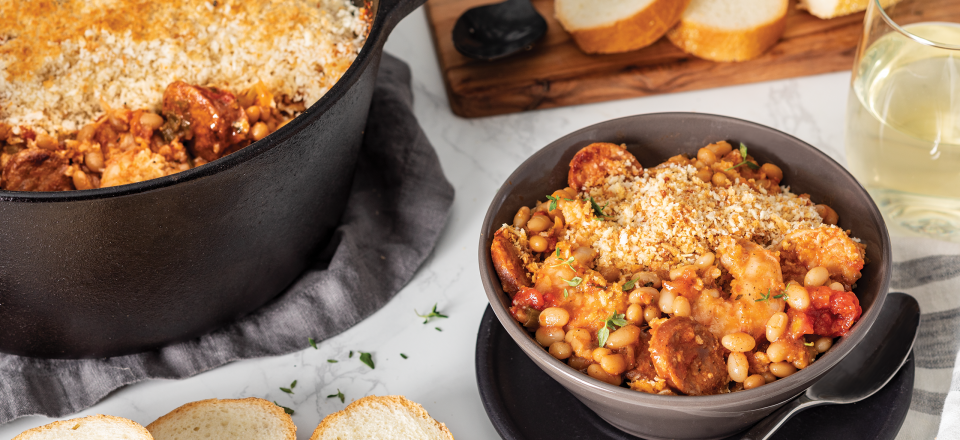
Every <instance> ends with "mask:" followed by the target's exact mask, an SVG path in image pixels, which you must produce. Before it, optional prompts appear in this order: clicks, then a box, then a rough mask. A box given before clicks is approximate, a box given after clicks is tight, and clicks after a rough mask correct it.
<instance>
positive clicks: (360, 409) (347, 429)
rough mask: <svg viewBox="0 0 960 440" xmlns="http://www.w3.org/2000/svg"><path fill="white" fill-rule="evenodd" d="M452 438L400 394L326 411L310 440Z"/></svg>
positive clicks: (428, 415) (363, 400) (447, 439)
mask: <svg viewBox="0 0 960 440" xmlns="http://www.w3.org/2000/svg"><path fill="white" fill-rule="evenodd" d="M355 439H356V440H361V439H364V440H365V439H378V440H415V439H416V440H453V434H451V433H450V430H449V429H447V426H446V425H444V424H443V423H440V422H438V421H436V420H434V419H433V418H432V417H430V414H427V411H426V410H424V409H423V407H422V406H420V405H419V404H418V403H416V402H412V401H410V400H407V399H406V398H405V397H403V396H383V397H377V396H367V397H364V398H362V399H360V400H357V401H356V402H353V403H351V404H350V405H347V407H346V408H344V409H343V411H340V412H337V413H333V414H330V415H329V416H327V417H326V418H324V419H323V421H322V422H320V425H319V426H317V429H316V430H314V431H313V435H312V436H310V440H355Z"/></svg>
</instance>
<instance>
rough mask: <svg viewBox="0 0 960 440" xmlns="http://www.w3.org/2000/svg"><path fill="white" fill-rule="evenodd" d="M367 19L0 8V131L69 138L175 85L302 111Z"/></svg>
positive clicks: (230, 2) (76, 3)
mask: <svg viewBox="0 0 960 440" xmlns="http://www.w3.org/2000/svg"><path fill="white" fill-rule="evenodd" d="M367 14H368V12H367V11H366V10H365V9H363V8H357V7H355V6H353V4H352V3H351V2H350V1H349V0H312V1H305V0H290V1H275V0H245V1H236V0H213V1H199V0H184V1H170V0H152V1H148V0H91V1H87V0H37V1H30V2H26V3H24V2H22V1H19V0H0V122H3V123H7V124H9V125H11V126H14V127H15V130H17V129H18V126H20V125H23V126H26V127H29V128H33V129H41V130H43V131H46V132H48V133H50V134H60V133H64V132H71V131H74V130H77V129H79V128H80V127H81V126H82V125H83V124H86V123H89V122H90V121H93V120H95V119H96V118H97V117H98V116H99V115H100V114H102V113H103V111H104V110H105V109H104V108H103V106H102V103H105V104H107V105H108V106H110V107H114V108H119V107H127V108H130V109H140V108H145V109H149V110H152V111H156V110H158V108H159V106H160V103H161V98H162V95H163V91H164V89H165V88H166V87H167V85H168V84H170V83H172V82H174V81H177V80H180V81H184V82H187V83H189V84H196V85H204V86H210V87H218V88H224V89H226V90H230V91H233V92H234V93H237V92H239V91H241V90H244V89H246V88H248V87H250V86H252V85H253V84H256V83H257V82H258V81H262V82H263V83H264V84H265V85H266V86H267V88H268V89H269V90H270V91H271V92H272V93H273V95H274V96H278V97H279V96H285V97H286V98H287V99H288V100H289V101H291V102H303V103H304V104H305V105H306V106H310V105H312V104H313V103H314V102H316V101H317V100H319V99H320V97H321V96H323V94H324V93H326V91H327V90H328V89H329V88H330V87H332V86H333V84H334V83H336V81H337V80H338V79H339V78H340V76H341V75H342V74H343V72H345V71H346V70H347V68H348V67H349V66H350V64H351V63H352V62H353V60H354V59H355V58H356V56H357V54H358V52H359V51H360V48H361V46H362V45H363V42H364V40H365V38H366V35H367V31H368V23H369V20H368V18H369V17H368V16H367Z"/></svg>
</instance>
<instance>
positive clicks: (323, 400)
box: [0, 8, 850, 440]
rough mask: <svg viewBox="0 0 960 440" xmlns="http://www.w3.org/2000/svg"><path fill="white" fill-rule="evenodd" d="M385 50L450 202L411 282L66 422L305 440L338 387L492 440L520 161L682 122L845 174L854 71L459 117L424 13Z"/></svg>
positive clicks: (466, 435)
mask: <svg viewBox="0 0 960 440" xmlns="http://www.w3.org/2000/svg"><path fill="white" fill-rule="evenodd" d="M386 50H387V51H388V52H390V53H392V54H394V55H396V56H398V57H400V58H401V59H403V60H404V61H406V62H407V63H409V64H410V66H411V68H412V70H413V82H414V84H413V88H414V95H415V98H414V99H415V111H416V115H417V118H418V119H419V121H420V124H421V125H422V126H423V128H424V130H425V131H426V134H427V136H428V137H429V139H430V141H431V142H432V143H433V145H434V147H435V148H436V150H437V153H438V154H439V156H440V161H441V162H442V164H443V168H444V171H445V172H446V175H447V178H448V179H450V181H451V182H452V183H453V186H454V187H455V188H456V191H457V194H456V200H455V202H454V205H453V213H452V215H451V217H450V221H449V224H448V225H447V227H446V229H445V231H444V232H443V234H442V236H441V238H440V242H439V244H438V245H437V248H436V250H435V251H434V253H433V255H432V256H431V257H430V258H429V259H428V260H427V261H426V263H425V264H424V266H423V267H422V268H420V270H419V272H418V273H417V274H416V276H415V277H414V279H413V281H411V282H410V284H409V285H407V286H406V288H404V289H403V291H401V292H400V293H399V294H398V295H397V296H396V297H395V298H394V299H393V300H392V301H390V303H388V304H387V306H386V307H384V308H383V309H381V310H380V311H378V312H377V313H375V314H374V315H373V316H371V317H370V318H368V319H366V320H365V321H363V322H362V323H360V324H359V325H357V326H356V327H354V328H351V329H350V330H348V331H346V332H344V333H343V334H341V335H339V336H337V337H335V338H333V339H329V340H326V341H323V342H322V343H320V344H318V350H314V349H312V348H308V349H306V350H303V351H300V352H297V353H293V354H289V355H286V356H279V357H272V358H264V359H254V360H247V361H241V362H235V363H232V364H229V365H226V366H224V367H221V368H218V369H215V370H213V371H210V372H207V373H203V374H200V375H198V376H196V377H192V378H189V379H185V380H178V381H172V380H154V381H149V382H144V383H140V384H136V385H131V386H127V387H125V388H122V389H120V390H118V391H116V392H114V393H112V394H110V395H108V396H107V397H106V398H105V399H103V401H101V402H100V403H99V404H97V405H95V406H93V407H92V408H89V409H87V410H85V411H83V412H80V413H78V414H75V415H71V416H69V417H65V418H73V417H81V416H86V415H91V414H98V413H100V414H111V415H115V416H120V417H126V418H129V419H132V420H135V421H137V422H139V423H142V424H144V425H146V424H148V423H150V422H152V421H153V420H154V419H156V418H157V417H160V416H161V415H163V414H166V413H167V412H169V411H170V410H172V409H174V408H176V407H178V406H180V405H181V404H183V403H186V402H191V401H195V400H201V399H208V398H214V397H216V398H239V397H250V396H256V397H262V398H265V399H268V400H271V401H277V402H278V403H280V404H281V405H284V406H288V407H291V408H294V409H295V410H296V414H295V415H294V416H293V420H294V422H295V423H296V424H297V428H298V432H297V437H298V438H299V439H307V438H309V437H310V434H311V433H312V432H313V429H314V428H315V427H316V425H317V423H319V421H320V420H321V419H322V418H323V417H324V416H326V415H327V414H330V413H332V412H335V411H339V410H341V409H343V408H344V407H345V406H346V404H342V403H340V401H339V399H331V398H327V395H329V394H335V393H337V390H338V389H339V390H340V391H342V392H343V393H344V395H345V396H346V399H347V400H346V403H347V404H348V403H350V401H351V400H354V399H358V398H360V397H363V396H366V395H370V394H377V395H386V394H402V395H405V396H407V397H408V398H409V399H412V400H414V401H416V402H419V403H421V404H422V405H423V406H424V407H426V409H427V410H428V411H429V412H430V414H431V415H432V416H434V417H435V418H436V419H437V420H440V421H442V422H444V423H446V424H447V426H448V427H449V428H450V430H451V431H452V432H453V433H454V435H455V437H456V438H457V439H458V440H473V439H494V438H498V436H497V433H496V431H494V429H493V426H492V425H491V423H490V421H489V420H488V419H487V415H486V413H485V412H484V409H483V405H482V404H481V402H480V396H479V394H478V391H477V383H476V378H475V375H474V346H475V342H476V337H477V329H478V327H479V325H480V319H481V316H482V315H483V312H484V309H485V308H486V305H487V300H486V296H485V295H484V292H483V288H482V286H481V284H480V278H479V271H478V266H477V257H476V255H477V249H476V246H477V237H478V233H479V230H480V223H481V221H482V219H483V215H484V213H485V212H486V209H487V205H488V203H489V202H490V200H491V199H492V198H493V195H494V194H495V192H496V191H497V189H498V188H499V186H500V185H501V184H502V183H503V181H504V180H505V179H506V178H507V176H508V175H509V174H510V173H511V172H512V171H513V170H514V169H515V168H516V167H517V166H518V165H519V164H520V163H521V162H522V161H523V160H524V159H526V158H527V157H528V156H530V155H531V154H533V152H535V151H536V150H538V149H539V148H541V147H543V146H545V145H546V144H548V143H550V142H552V141H553V140H555V139H557V138H559V137H561V136H563V135H565V134H567V133H570V132H572V131H575V130H578V129H580V128H582V127H585V126H587V125H591V124H594V123H597V122H601V121H604V120H608V119H613V118H618V117H622V116H629V115H634V114H639V113H653V112H665V111H691V112H702V113H716V114H721V115H728V116H733V117H737V118H742V119H746V120H750V121H754V122H758V123H760V124H765V125H768V126H771V127H774V128H777V129H779V130H782V131H785V132H787V133H789V134H792V135H794V136H796V137H799V138H800V139H802V140H804V141H806V142H808V143H810V144H812V145H814V146H816V147H818V148H820V149H822V150H823V151H824V152H826V153H827V154H829V155H830V156H831V157H833V158H834V159H836V160H838V161H840V162H841V163H844V151H843V129H844V109H845V105H846V97H847V87H848V83H849V80H850V73H849V72H842V73H835V74H827V75H818V76H812V77H805V78H797V79H790V80H782V81H773V82H765V83H759V84H752V85H745V86H736V87H726V88H719V89H711V90H705V91H697V92H687V93H678V94H671V95H662V96H655V97H646V98H637V99H628V100H622V101H614V102H607V103H601V104H590V105H582V106H577V107H566V108H559V109H552V110H541V111H534V112H527V113H522V114H514V115H507V116H498V117H489V118H483V119H462V118H460V117H457V116H455V115H453V113H452V112H451V111H450V107H449V105H448V104H447V99H446V94H445V91H444V87H443V82H442V79H441V76H440V69H439V66H438V63H437V59H436V56H435V54H434V50H433V43H432V41H431V39H430V36H429V29H428V24H427V21H426V14H425V13H424V11H423V9H422V8H421V9H419V10H417V11H415V12H414V13H413V14H411V16H409V17H407V18H406V19H404V20H403V22H401V23H400V25H399V27H398V28H397V29H396V30H395V31H394V32H393V34H392V35H391V36H390V40H389V41H388V42H387V45H386ZM434 303H437V304H438V309H439V310H440V311H442V312H443V313H445V314H447V315H449V319H437V320H434V321H432V322H431V323H430V324H429V325H423V320H422V319H417V316H416V315H415V314H414V309H416V310H418V311H421V312H423V311H425V310H428V309H429V308H430V307H432V306H433V304H434ZM434 327H440V328H441V329H442V331H439V332H438V331H437V330H435V328H434ZM350 350H353V351H361V350H362V351H368V352H372V353H373V356H374V361H375V362H376V369H374V370H371V369H370V368H368V367H367V366H366V365H364V364H362V363H361V362H360V361H359V360H358V359H357V356H356V355H355V356H354V357H353V358H352V359H348V358H347V353H348V351H350ZM400 353H404V354H406V355H407V356H408V359H402V358H401V357H400ZM327 359H337V360H339V362H338V363H328V362H327ZM293 380H297V381H298V383H297V386H296V388H295V390H294V391H295V392H296V394H294V395H288V394H285V393H284V392H282V391H280V387H286V386H289V384H290V382H292V381H293ZM50 421H51V419H48V418H44V417H27V418H23V419H19V420H16V421H14V422H11V423H9V424H7V425H4V426H0V439H10V438H13V437H14V436H16V435H17V434H18V433H20V432H21V431H23V430H26V429H29V428H32V427H35V426H39V425H43V424H46V423H49V422H50Z"/></svg>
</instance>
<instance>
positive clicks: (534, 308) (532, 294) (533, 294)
mask: <svg viewBox="0 0 960 440" xmlns="http://www.w3.org/2000/svg"><path fill="white" fill-rule="evenodd" d="M546 307H547V306H546V302H545V301H544V299H543V295H541V294H540V292H539V291H537V289H534V288H533V287H524V288H521V289H520V291H519V292H517V294H516V295H514V296H513V306H512V307H510V314H511V315H513V319H516V320H517V322H519V323H520V324H521V325H524V326H529V325H534V323H535V322H536V317H537V315H539V311H542V310H543V309H545V308H546Z"/></svg>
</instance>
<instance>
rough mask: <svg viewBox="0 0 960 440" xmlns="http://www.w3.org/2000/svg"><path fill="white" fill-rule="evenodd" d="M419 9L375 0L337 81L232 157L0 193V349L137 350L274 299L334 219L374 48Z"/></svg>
mask: <svg viewBox="0 0 960 440" xmlns="http://www.w3.org/2000/svg"><path fill="white" fill-rule="evenodd" d="M423 2H424V0H373V2H372V9H371V10H372V11H373V14H374V17H373V19H372V20H373V22H372V24H371V27H370V34H369V37H368V39H367V41H366V43H365V44H364V46H363V49H362V50H361V51H360V54H359V55H358V57H357V59H356V60H355V61H354V63H353V65H352V66H351V67H350V68H349V69H348V70H347V71H346V73H345V74H344V75H343V77H342V78H341V79H340V81H339V82H338V83H337V84H336V85H334V86H333V87H332V88H331V89H330V91H329V92H328V93H327V94H326V95H325V96H324V97H323V98H321V99H320V100H319V101H318V102H317V103H316V104H314V105H313V106H311V107H310V108H309V109H307V111H306V112H304V113H303V114H302V115H301V116H300V117H298V118H296V119H294V120H293V121H291V122H290V123H289V124H287V125H286V126H284V127H282V128H281V129H279V130H277V131H276V132H275V133H273V134H271V135H270V136H267V137H266V138H264V139H263V140H261V141H259V142H256V143H254V144H252V145H250V146H249V147H247V148H244V149H243V150H240V151H238V152H236V153H234V154H231V155H229V156H227V157H225V158H222V159H220V160H217V161H215V162H211V163H209V164H207V165H204V166H201V167H197V168H194V169H192V170H189V171H186V172H182V173H178V174H174V175H171V176H167V177H164V178H160V179H154V180H149V181H146V182H140V183H136V184H131V185H124V186H119V187H111V188H102V189H96V190H87V191H71V192H57V193H23V192H10V191H0V351H4V352H7V353H13V354H19V355H27V356H35V357H49V358H80V357H102V356H113V355H121V354H128V353H133V352H138V351H144V350H148V349H152V348H157V347H160V346H163V345H165V344H169V343H171V342H175V341H182V340H186V339H189V338H193V337H196V336H199V335H201V334H203V333H206V332H208V331H210V330H212V329H214V328H217V327H219V326H222V325H223V324H225V323H228V322H230V321H232V320H235V319H237V318H238V317H240V316H243V315H245V314H247V313H249V312H251V311H253V310H254V309H256V308H257V307H259V306H261V305H263V304H264V303H266V302H267V301H269V300H270V299H272V298H274V297H275V296H276V295H277V294H278V293H280V292H281V291H283V289H284V288H285V287H287V286H288V285H289V284H290V283H291V282H292V281H293V280H294V278H295V277H296V276H297V275H298V274H299V273H300V272H302V271H303V270H304V269H305V266H306V264H307V262H308V260H309V257H310V256H311V255H313V254H315V253H316V252H317V251H318V250H319V249H320V248H321V246H322V245H323V244H325V242H326V241H327V240H328V239H329V238H330V236H331V235H332V232H333V230H334V228H336V226H337V223H338V222H339V220H340V216H341V214H342V213H343V209H344V207H345V203H346V199H347V196H348V193H349V190H350V186H351V181H352V177H353V169H354V164H355V162H356V159H357V152H358V149H359V146H360V142H361V140H362V138H363V129H364V125H365V124H366V120H367V111H368V109H369V107H370V98H371V96H372V94H373V87H374V81H375V80H376V76H377V68H378V66H379V63H380V56H381V54H382V51H383V44H384V42H385V41H386V39H387V35H388V34H389V33H390V31H391V30H392V29H393V28H394V26H395V25H396V24H397V23H398V22H399V21H400V19H402V18H403V17H404V16H406V15H407V14H409V13H410V12H411V11H413V10H414V9H415V8H416V7H417V6H419V5H420V4H422V3H423ZM278 32H283V31H282V30H278Z"/></svg>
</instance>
